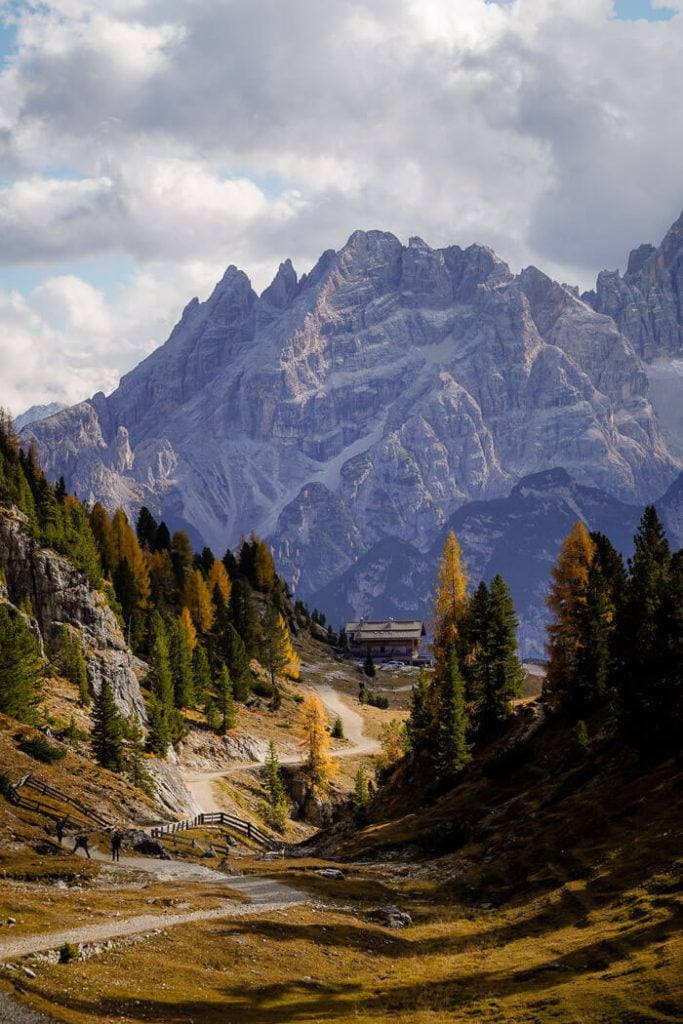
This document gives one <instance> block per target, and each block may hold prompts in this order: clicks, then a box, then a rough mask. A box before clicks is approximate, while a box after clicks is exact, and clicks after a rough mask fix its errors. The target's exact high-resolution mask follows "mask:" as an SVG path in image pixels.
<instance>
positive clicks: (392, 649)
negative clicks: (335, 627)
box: [345, 619, 426, 661]
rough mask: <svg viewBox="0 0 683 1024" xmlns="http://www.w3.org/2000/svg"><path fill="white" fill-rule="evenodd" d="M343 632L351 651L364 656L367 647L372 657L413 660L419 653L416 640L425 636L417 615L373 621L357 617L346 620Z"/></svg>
mask: <svg viewBox="0 0 683 1024" xmlns="http://www.w3.org/2000/svg"><path fill="white" fill-rule="evenodd" d="M345 630H346V636H347V638H348V641H349V650H350V651H351V654H355V655H356V656H358V657H364V656H365V655H367V653H368V651H370V652H371V653H372V657H373V659H374V660H375V661H389V660H392V659H396V658H400V659H401V660H404V661H413V660H414V659H415V658H417V657H418V656H419V653H420V642H421V640H422V637H423V636H425V632H426V631H425V627H424V622H419V621H418V620H417V619H409V620H402V619H385V620H383V621H382V622H373V621H371V620H370V619H359V620H358V622H347V623H346V626H345Z"/></svg>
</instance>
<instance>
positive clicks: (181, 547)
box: [157, 523, 197, 622]
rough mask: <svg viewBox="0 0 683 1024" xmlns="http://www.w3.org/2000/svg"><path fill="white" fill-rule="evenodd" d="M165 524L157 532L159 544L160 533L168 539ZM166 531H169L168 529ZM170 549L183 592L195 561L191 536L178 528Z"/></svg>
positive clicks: (179, 585)
mask: <svg viewBox="0 0 683 1024" xmlns="http://www.w3.org/2000/svg"><path fill="white" fill-rule="evenodd" d="M163 525H164V524H163V523H161V524H160V526H159V533H158V534H157V546H158V545H159V542H160V538H159V535H161V539H163V540H164V541H165V539H166V537H165V535H164V534H162V531H161V527H162V526H163ZM166 533H168V530H166ZM170 551H171V563H172V565H173V574H174V576H175V581H176V586H177V588H178V590H179V591H180V592H181V593H182V591H183V588H184V586H185V580H186V579H187V576H188V574H189V573H190V571H191V569H192V561H193V556H192V545H191V543H190V538H189V537H188V536H187V534H186V533H185V531H184V530H176V532H175V533H174V534H173V536H172V537H171V543H170ZM191 610H192V609H190V611H191ZM196 621H197V620H196V619H195V622H196Z"/></svg>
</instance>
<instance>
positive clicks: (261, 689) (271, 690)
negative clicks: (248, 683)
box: [251, 679, 275, 700]
mask: <svg viewBox="0 0 683 1024" xmlns="http://www.w3.org/2000/svg"><path fill="white" fill-rule="evenodd" d="M251 689H252V693H255V694H256V696H257V697H267V698H268V700H272V699H273V697H274V696H275V687H274V686H271V684H270V683H266V682H264V681H263V680H261V679H257V680H256V682H255V683H254V685H253V686H252V688H251Z"/></svg>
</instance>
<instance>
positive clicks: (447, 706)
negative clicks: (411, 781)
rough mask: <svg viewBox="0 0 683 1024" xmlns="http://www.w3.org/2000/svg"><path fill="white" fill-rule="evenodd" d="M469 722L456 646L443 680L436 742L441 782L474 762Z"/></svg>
mask: <svg viewBox="0 0 683 1024" xmlns="http://www.w3.org/2000/svg"><path fill="white" fill-rule="evenodd" d="M468 726H469V721H468V717H467V708H466V706H465V684H464V682H463V678H462V675H461V673H460V667H459V665H458V658H457V655H456V652H455V644H452V645H451V648H450V650H449V652H448V656H447V658H446V662H445V666H444V671H443V674H442V678H441V686H440V691H439V708H438V731H437V739H436V766H437V770H438V773H439V776H440V777H441V778H449V777H451V776H453V775H457V773H458V772H461V771H462V770H463V768H465V767H466V766H467V765H468V764H469V762H470V761H471V759H472V758H471V754H470V746H469V744H468V742H467V731H468Z"/></svg>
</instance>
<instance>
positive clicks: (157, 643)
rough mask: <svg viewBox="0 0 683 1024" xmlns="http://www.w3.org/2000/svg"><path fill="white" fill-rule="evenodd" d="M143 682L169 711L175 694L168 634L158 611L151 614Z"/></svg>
mask: <svg viewBox="0 0 683 1024" xmlns="http://www.w3.org/2000/svg"><path fill="white" fill-rule="evenodd" d="M145 682H146V684H147V686H148V687H149V689H150V690H151V691H152V693H153V694H154V696H155V697H156V698H157V700H158V701H159V702H160V703H161V705H162V707H164V708H166V710H167V711H169V712H170V710H171V709H172V708H173V705H174V696H175V692H174V687H173V675H172V673H171V663H170V660H169V648H168V634H167V630H166V627H165V625H164V622H163V620H162V618H161V616H160V615H159V614H158V612H155V613H154V614H153V615H152V625H151V650H150V655H149V672H148V673H147V679H146V680H145Z"/></svg>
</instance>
